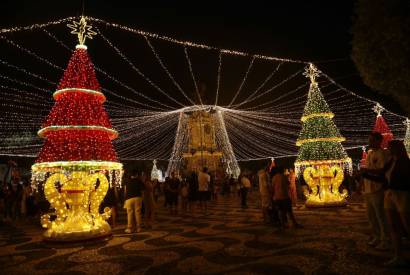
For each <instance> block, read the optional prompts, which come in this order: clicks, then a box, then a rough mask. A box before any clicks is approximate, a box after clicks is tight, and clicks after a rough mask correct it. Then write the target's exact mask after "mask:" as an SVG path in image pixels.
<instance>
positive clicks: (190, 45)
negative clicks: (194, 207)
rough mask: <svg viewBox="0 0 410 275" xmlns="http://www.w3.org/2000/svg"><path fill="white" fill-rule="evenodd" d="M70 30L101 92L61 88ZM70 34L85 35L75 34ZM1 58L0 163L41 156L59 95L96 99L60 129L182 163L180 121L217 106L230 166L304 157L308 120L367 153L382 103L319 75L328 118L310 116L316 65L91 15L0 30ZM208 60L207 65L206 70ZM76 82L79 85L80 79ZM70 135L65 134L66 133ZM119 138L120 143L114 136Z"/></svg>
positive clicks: (394, 125) (125, 152)
mask: <svg viewBox="0 0 410 275" xmlns="http://www.w3.org/2000/svg"><path fill="white" fill-rule="evenodd" d="M72 21H76V24H77V25H76V24H74V23H72ZM66 23H69V24H70V25H71V26H74V27H75V26H77V28H78V30H79V29H80V28H82V29H84V30H87V32H85V33H84V34H83V36H82V37H79V45H80V49H76V50H75V51H74V53H75V52H77V53H78V59H79V60H85V58H86V56H83V57H79V56H80V54H79V53H80V52H81V53H86V54H87V58H88V55H91V56H92V57H93V60H94V61H96V62H98V63H96V64H95V66H92V68H93V70H95V72H94V73H95V76H96V78H97V77H98V79H99V82H98V86H96V85H97V83H94V84H91V82H90V85H89V86H85V85H82V86H80V85H77V86H75V89H70V88H73V87H72V86H71V87H70V85H68V84H67V85H66V86H64V87H58V88H57V90H55V87H56V86H58V84H57V82H58V78H59V77H60V75H61V73H62V72H64V65H63V64H64V62H65V60H66V58H69V56H70V55H72V54H73V53H72V51H71V48H72V47H71V46H69V45H70V44H71V41H70V40H68V39H67V38H66V36H65V35H64V33H66V27H65V26H64V25H65V24H66ZM91 25H92V26H93V28H91ZM61 26H63V27H64V30H63V31H62V30H61ZM72 31H73V32H74V34H75V35H77V36H78V35H79V33H78V32H76V30H74V29H73V30H72ZM90 31H91V32H90ZM95 33H96V34H95ZM31 35H36V36H38V37H41V39H43V40H44V41H48V42H49V43H45V46H44V48H39V47H38V46H37V45H36V43H35V40H34V39H25V38H26V37H28V36H31ZM87 35H89V36H87ZM80 38H81V39H80ZM91 38H92V40H91ZM81 40H82V41H83V44H81ZM84 41H87V43H92V44H93V47H92V50H91V51H87V50H85V49H84V47H85V44H84ZM124 41H126V42H124ZM81 45H82V46H81ZM0 50H1V51H2V52H3V53H4V54H3V55H2V56H1V57H0V67H1V71H0V99H1V100H0V105H1V106H0V110H1V111H0V113H1V115H0V137H1V139H2V140H4V142H0V153H1V154H2V155H11V156H16V155H19V156H28V157H36V156H37V155H38V154H39V152H40V150H41V147H42V145H43V143H44V140H43V139H42V138H39V137H38V136H37V131H38V129H39V128H40V129H41V124H42V122H44V120H47V116H48V113H49V112H50V110H51V109H53V108H54V107H55V106H54V102H53V101H52V95H53V94H54V99H55V100H56V101H55V105H58V104H59V102H60V101H61V100H62V98H66V99H67V101H70V98H73V97H74V95H75V97H77V98H78V100H83V99H85V98H90V99H92V100H93V104H88V106H90V109H87V108H88V107H87V108H80V109H79V110H78V112H80V113H81V114H82V115H81V120H80V118H78V120H77V122H78V123H77V124H74V125H71V124H68V122H69V121H64V123H61V124H55V125H57V126H60V125H61V126H64V127H65V126H76V127H77V126H80V127H81V126H86V128H87V127H89V126H98V128H94V129H87V130H85V132H83V130H82V132H81V133H82V135H86V133H87V132H88V131H91V130H93V131H96V132H98V133H101V134H102V133H103V132H105V134H104V135H108V139H107V140H105V141H106V142H107V144H109V143H111V142H112V144H113V146H114V147H113V148H115V149H116V152H117V153H118V158H119V159H121V160H146V159H148V160H153V159H157V160H168V161H170V162H173V163H177V161H176V160H178V158H179V157H178V156H177V154H178V152H179V147H180V146H182V145H179V144H178V143H179V141H184V138H185V135H184V134H183V131H181V128H179V127H180V126H179V125H180V121H181V114H184V113H185V112H186V111H187V110H188V109H189V108H191V109H195V108H196V109H202V108H203V109H206V108H208V107H209V108H210V107H213V108H218V109H219V110H220V111H221V114H222V117H223V125H224V127H223V128H224V129H222V128H221V131H216V132H217V133H216V135H217V136H216V139H217V140H220V141H221V144H222V143H223V144H228V142H227V141H228V140H229V144H230V147H231V148H232V150H228V149H227V150H226V154H228V152H231V153H229V154H230V155H231V156H230V157H229V158H230V159H232V160H233V159H235V161H248V160H258V159H266V160H269V159H270V158H271V157H274V158H275V159H276V160H278V159H280V158H282V157H297V155H298V148H299V147H298V146H296V145H295V144H296V141H300V140H298V137H299V132H300V131H301V124H300V120H301V117H302V122H303V123H309V121H311V120H318V119H322V120H332V119H333V123H334V124H335V126H337V128H338V129H339V133H340V137H344V138H345V139H346V140H345V141H344V142H343V146H344V148H345V149H351V148H361V146H363V145H364V144H366V143H367V136H368V133H369V132H370V131H371V130H372V128H371V126H372V125H373V123H374V119H373V117H374V113H373V110H372V108H373V106H374V105H376V104H377V102H374V101H372V100H368V99H366V98H364V97H362V96H360V95H359V94H358V93H355V92H352V91H350V90H347V89H346V88H344V87H342V86H340V84H338V83H337V82H336V80H335V79H333V78H331V77H329V76H328V75H327V74H326V73H324V72H320V76H321V77H320V79H318V78H317V77H318V76H317V75H316V76H315V75H314V74H312V77H313V78H314V81H315V82H317V83H318V85H320V88H321V89H320V92H321V93H322V95H323V98H324V100H325V101H326V103H327V105H328V107H329V111H324V112H322V113H315V112H313V113H312V112H311V113H306V114H304V106H305V103H306V101H307V97H308V94H307V93H306V91H307V90H308V87H309V86H310V85H311V82H312V79H311V78H310V76H309V78H308V81H306V78H305V77H304V76H303V72H304V68H305V66H306V65H309V62H307V61H303V60H294V59H289V58H282V57H275V56H266V55H260V54H255V53H250V52H246V51H240V50H235V49H222V48H218V47H215V46H211V45H207V44H201V43H195V42H192V41H182V40H178V39H174V38H171V37H170V36H164V35H159V34H155V33H150V32H145V31H142V30H138V29H135V28H131V27H128V26H122V25H119V24H116V23H111V22H107V21H104V20H101V19H97V18H92V17H86V16H84V17H79V18H78V17H69V18H64V19H60V20H56V21H51V22H48V23H45V24H33V25H30V26H26V27H13V28H8V29H0ZM80 50H81V51H80ZM76 55H77V54H76ZM16 56H17V57H18V59H17V58H16ZM21 57H24V58H21ZM203 59H206V60H208V61H209V62H207V63H208V65H207V66H206V64H204V62H202V60H203ZM212 64H213V65H212ZM212 68H213V70H212ZM310 69H311V70H313V69H316V70H317V68H310ZM316 73H318V72H316ZM87 75H89V74H87ZM73 76H74V74H73ZM76 77H77V76H76ZM198 79H201V81H205V80H204V79H206V81H205V82H206V83H205V84H206V86H207V87H208V88H207V89H206V95H207V99H206V100H205V98H201V96H202V94H200V93H199V88H200V85H199V83H198ZM77 80H78V81H80V82H78V83H81V79H77ZM70 81H71V80H70ZM90 81H91V80H90ZM99 83H101V86H102V87H103V88H101V87H100V85H99ZM197 89H198V91H197ZM52 91H53V92H52ZM69 94H72V96H69ZM198 97H199V98H198ZM171 98H172V99H171ZM199 99H201V101H202V104H200V103H201V102H200V100H199ZM75 102H77V101H75V100H71V101H70V106H64V105H63V106H62V107H59V108H58V110H59V112H60V113H59V115H58V116H57V117H59V120H58V121H59V122H63V121H62V120H63V118H62V117H63V116H62V115H60V114H65V113H67V114H70V115H69V116H72V115H73V111H72V110H73V109H72V107H71V106H75V105H72V104H74V103H75ZM103 103H104V110H106V112H107V113H108V114H109V117H110V118H111V119H110V123H112V125H111V124H110V125H106V124H104V121H107V120H106V119H105V118H104V116H106V114H105V115H101V116H98V115H84V114H87V113H93V114H101V113H104V112H105V111H104V112H102V111H101V110H100V109H99V108H101V106H102V104H103ZM65 107H67V108H65ZM330 110H331V111H330ZM51 113H53V112H51ZM51 113H50V114H51ZM79 117H80V116H79ZM106 117H108V116H106ZM383 118H384V119H385V120H386V122H388V124H389V126H390V129H391V131H392V133H393V134H394V136H396V137H399V138H403V137H404V135H405V131H406V129H405V125H404V124H403V123H402V122H403V120H404V119H406V118H405V117H402V116H400V115H397V114H395V113H392V112H390V111H388V110H384V111H383ZM55 120H56V118H53V119H51V120H50V121H55ZM182 121H183V119H182ZM80 122H81V123H80ZM50 123H51V122H50ZM53 123H54V122H53ZM70 123H71V122H70ZM55 125H54V124H50V125H48V126H55ZM64 127H63V128H61V129H60V130H61V131H64V130H67V129H65V128H64ZM100 127H104V128H105V129H106V130H102V129H103V128H100ZM178 128H179V129H180V130H178ZM49 129H52V128H49ZM63 129H64V130H63ZM114 129H115V130H114ZM60 130H58V131H60ZM111 130H112V131H111ZM72 131H73V130H67V131H66V133H67V134H70V133H73V132H72ZM114 131H115V132H114ZM22 133H24V136H25V138H24V139H21V142H20V143H19V144H18V145H16V144H14V143H12V142H6V141H10V140H11V139H12V137H15V136H21V135H22ZM46 133H47V135H53V134H55V131H48V130H46ZM116 133H118V138H115V136H116ZM178 133H179V134H178ZM340 137H339V136H337V137H333V138H340ZM114 138H115V139H114ZM309 138H312V137H306V139H305V140H304V141H302V144H300V145H301V146H300V147H302V146H304V144H303V142H305V143H308V141H309V140H308V139H309ZM316 138H321V137H316ZM46 140H47V139H46ZM223 140H225V142H222V141H223ZM310 141H313V140H311V139H310ZM316 141H319V140H316ZM96 142H97V141H96ZM98 142H100V141H98ZM328 142H338V141H335V140H332V141H330V140H329V141H328ZM310 143H312V142H310ZM56 146H57V145H56ZM57 147H58V146H57ZM225 148H229V146H225ZM73 161H77V160H73ZM78 161H80V160H78ZM175 167H176V166H175Z"/></svg>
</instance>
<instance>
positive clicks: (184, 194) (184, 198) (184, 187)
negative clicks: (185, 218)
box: [180, 180, 189, 215]
mask: <svg viewBox="0 0 410 275" xmlns="http://www.w3.org/2000/svg"><path fill="white" fill-rule="evenodd" d="M180 193H181V210H182V212H183V214H184V215H186V213H187V211H188V195H189V190H188V182H187V181H186V180H183V181H182V183H181V188H180Z"/></svg>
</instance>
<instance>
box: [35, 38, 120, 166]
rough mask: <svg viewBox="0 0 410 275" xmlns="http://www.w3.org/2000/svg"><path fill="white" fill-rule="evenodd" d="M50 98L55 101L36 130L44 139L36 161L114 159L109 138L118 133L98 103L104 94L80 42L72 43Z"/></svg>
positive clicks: (84, 48) (101, 102) (100, 102)
mask: <svg viewBox="0 0 410 275" xmlns="http://www.w3.org/2000/svg"><path fill="white" fill-rule="evenodd" d="M54 99H55V100H56V103H55V105H54V106H53V108H52V110H51V112H50V114H49V115H48V117H47V119H46V121H45V123H44V124H43V125H42V129H41V130H40V131H39V135H40V136H41V137H45V138H46V141H45V143H44V146H43V147H42V149H41V151H40V154H39V157H38V159H37V160H36V162H37V163H42V162H58V161H90V160H93V161H117V156H116V153H115V150H114V147H113V145H112V143H111V140H112V139H114V138H116V137H117V135H118V134H117V132H116V131H115V130H113V129H112V125H111V122H110V119H109V117H108V114H107V112H106V111H105V109H104V107H103V105H102V104H103V102H104V101H105V96H104V95H103V94H102V93H101V91H100V84H99V83H98V80H97V78H96V76H95V71H94V65H93V63H92V62H91V59H90V57H89V56H88V53H87V48H86V47H85V46H84V45H79V46H77V47H76V50H75V51H74V53H73V55H72V57H71V59H70V61H69V63H68V67H67V69H66V70H65V72H64V75H63V77H62V79H61V81H60V84H59V86H58V90H57V91H56V92H55V93H54Z"/></svg>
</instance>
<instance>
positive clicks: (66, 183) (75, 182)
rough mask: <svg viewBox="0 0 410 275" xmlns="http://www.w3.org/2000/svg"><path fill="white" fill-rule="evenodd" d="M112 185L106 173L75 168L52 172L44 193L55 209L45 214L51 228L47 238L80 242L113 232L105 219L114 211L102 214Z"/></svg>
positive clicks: (43, 224) (42, 222) (47, 223)
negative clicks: (106, 195)
mask: <svg viewBox="0 0 410 275" xmlns="http://www.w3.org/2000/svg"><path fill="white" fill-rule="evenodd" d="M97 181H98V182H99V184H97ZM57 184H58V186H59V188H57V187H56V186H57ZM108 187H109V183H108V180H107V178H106V176H105V175H104V174H103V173H95V174H89V173H88V172H86V171H84V172H80V171H75V172H72V173H71V174H69V175H66V174H63V173H55V174H53V175H51V176H50V177H49V178H48V179H47V181H46V183H45V185H44V194H45V196H46V199H47V200H48V201H49V202H50V204H51V207H52V208H53V209H54V211H55V212H54V213H50V214H46V215H43V216H42V217H41V224H42V226H43V227H44V228H47V231H46V232H45V233H44V237H45V238H46V240H47V239H49V240H58V241H77V240H83V239H84V238H86V239H92V238H97V237H102V236H108V235H110V234H111V228H110V226H109V224H108V223H107V222H106V221H105V220H106V219H108V218H109V216H110V210H109V209H104V214H100V213H99V206H100V203H101V202H102V200H103V199H104V196H105V194H106V193H107V190H108ZM58 189H60V190H58Z"/></svg>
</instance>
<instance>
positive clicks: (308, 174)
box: [303, 165, 348, 207]
mask: <svg viewBox="0 0 410 275" xmlns="http://www.w3.org/2000/svg"><path fill="white" fill-rule="evenodd" d="M303 178H304V179H305V181H306V183H307V185H308V186H309V189H310V190H307V191H306V192H305V196H306V203H305V205H306V207H339V206H345V205H346V204H347V202H346V197H347V194H348V193H347V190H346V189H344V190H343V191H342V193H340V192H339V186H340V185H341V184H342V181H343V178H344V175H343V169H342V168H340V167H339V166H336V165H335V166H331V167H330V166H328V165H320V166H318V167H317V168H314V167H308V168H306V169H305V171H304V172H303Z"/></svg>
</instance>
